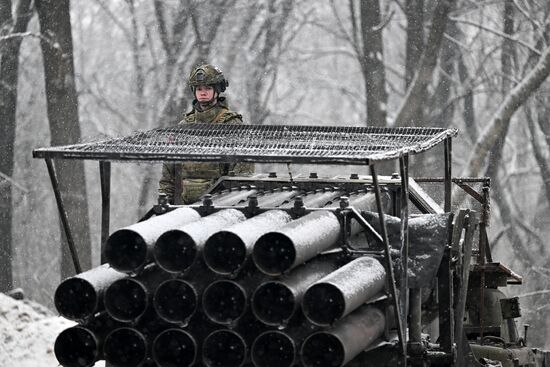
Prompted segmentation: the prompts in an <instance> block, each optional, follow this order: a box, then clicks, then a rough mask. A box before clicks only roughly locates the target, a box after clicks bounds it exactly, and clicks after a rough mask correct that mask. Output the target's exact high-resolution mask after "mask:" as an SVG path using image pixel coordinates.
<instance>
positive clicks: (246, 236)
mask: <svg viewBox="0 0 550 367" xmlns="http://www.w3.org/2000/svg"><path fill="white" fill-rule="evenodd" d="M291 219H292V218H291V217H290V215H289V214H288V213H286V212H285V211H283V210H270V211H267V212H265V213H262V214H259V215H257V216H255V217H253V218H251V219H248V220H246V221H244V222H241V223H237V224H234V225H232V226H231V227H229V228H226V229H224V230H221V231H219V232H217V233H214V234H213V235H212V236H210V238H208V240H207V241H206V244H205V245H204V251H203V255H204V261H205V263H206V265H207V266H208V267H209V268H210V269H212V270H213V271H214V272H216V273H219V274H223V275H229V274H233V273H236V272H238V271H239V270H241V269H242V268H243V266H244V265H245V263H246V260H247V259H248V257H249V255H250V253H251V252H252V249H253V247H254V244H255V243H256V241H257V240H258V238H260V237H261V236H262V235H264V234H265V233H267V232H270V231H273V230H276V229H277V228H279V227H281V226H283V225H285V224H286V223H288V222H290V220H291Z"/></svg>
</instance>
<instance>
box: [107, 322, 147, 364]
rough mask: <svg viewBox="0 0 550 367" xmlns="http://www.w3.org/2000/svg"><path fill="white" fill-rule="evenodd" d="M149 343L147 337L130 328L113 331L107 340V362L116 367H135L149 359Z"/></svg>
mask: <svg viewBox="0 0 550 367" xmlns="http://www.w3.org/2000/svg"><path fill="white" fill-rule="evenodd" d="M147 350H148V343H147V339H146V338H145V336H144V335H143V334H142V333H141V332H140V331H138V330H136V329H134V328H130V327H121V328H118V329H115V330H113V331H112V332H110V333H109V335H107V337H106V338H105V343H104V345H103V353H104V355H105V361H106V362H107V363H110V364H111V365H112V366H115V367H135V366H139V365H141V364H142V363H143V362H145V360H146V359H147Z"/></svg>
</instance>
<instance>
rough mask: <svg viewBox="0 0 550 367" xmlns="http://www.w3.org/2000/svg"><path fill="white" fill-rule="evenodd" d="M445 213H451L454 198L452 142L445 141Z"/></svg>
mask: <svg viewBox="0 0 550 367" xmlns="http://www.w3.org/2000/svg"><path fill="white" fill-rule="evenodd" d="M444 145H445V213H448V212H450V211H451V204H452V197H451V191H452V190H451V184H452V181H451V180H452V140H451V138H447V139H445V144H444Z"/></svg>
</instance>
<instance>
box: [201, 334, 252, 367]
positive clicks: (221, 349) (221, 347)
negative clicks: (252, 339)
mask: <svg viewBox="0 0 550 367" xmlns="http://www.w3.org/2000/svg"><path fill="white" fill-rule="evenodd" d="M246 355H247V347H246V342H245V340H244V339H243V337H242V336H241V335H239V334H238V333H237V332H235V331H233V330H216V331H214V332H213V333H211V334H210V335H208V336H207V337H206V338H205V339H204V344H203V348H202V360H203V362H204V364H205V365H206V366H208V367H241V366H242V365H243V364H244V362H245V360H246Z"/></svg>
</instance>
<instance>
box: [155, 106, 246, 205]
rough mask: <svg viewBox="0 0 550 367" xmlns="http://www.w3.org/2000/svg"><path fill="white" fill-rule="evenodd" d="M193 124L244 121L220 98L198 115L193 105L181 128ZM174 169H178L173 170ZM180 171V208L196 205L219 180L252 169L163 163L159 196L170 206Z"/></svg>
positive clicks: (238, 165) (227, 164)
mask: <svg viewBox="0 0 550 367" xmlns="http://www.w3.org/2000/svg"><path fill="white" fill-rule="evenodd" d="M192 123H203V124H205V123H208V124H210V123H213V124H243V121H242V116H241V115H240V114H238V113H236V112H233V111H231V110H229V108H228V107H227V103H226V101H225V98H223V97H220V98H219V99H218V103H216V104H215V105H214V106H213V107H211V108H209V109H208V110H206V111H199V110H198V109H197V108H196V103H194V104H193V110H192V111H191V112H189V113H187V114H186V115H185V118H184V119H183V120H182V121H180V124H192ZM176 166H179V167H178V168H176ZM180 169H181V180H182V189H183V190H182V201H183V204H192V203H195V202H197V201H198V200H199V199H200V197H201V196H202V195H204V193H205V192H206V191H207V190H208V188H209V187H210V186H211V185H212V184H214V183H215V182H216V181H217V180H218V179H219V178H220V177H221V176H224V175H227V174H228V173H229V171H234V172H235V173H236V174H247V173H252V172H253V170H254V165H252V164H229V163H207V162H205V163H193V162H184V163H164V164H163V166H162V177H161V179H160V181H159V193H164V194H166V197H167V199H168V202H170V203H172V204H174V203H175V201H174V194H175V190H176V185H175V182H176V171H177V170H180Z"/></svg>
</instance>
